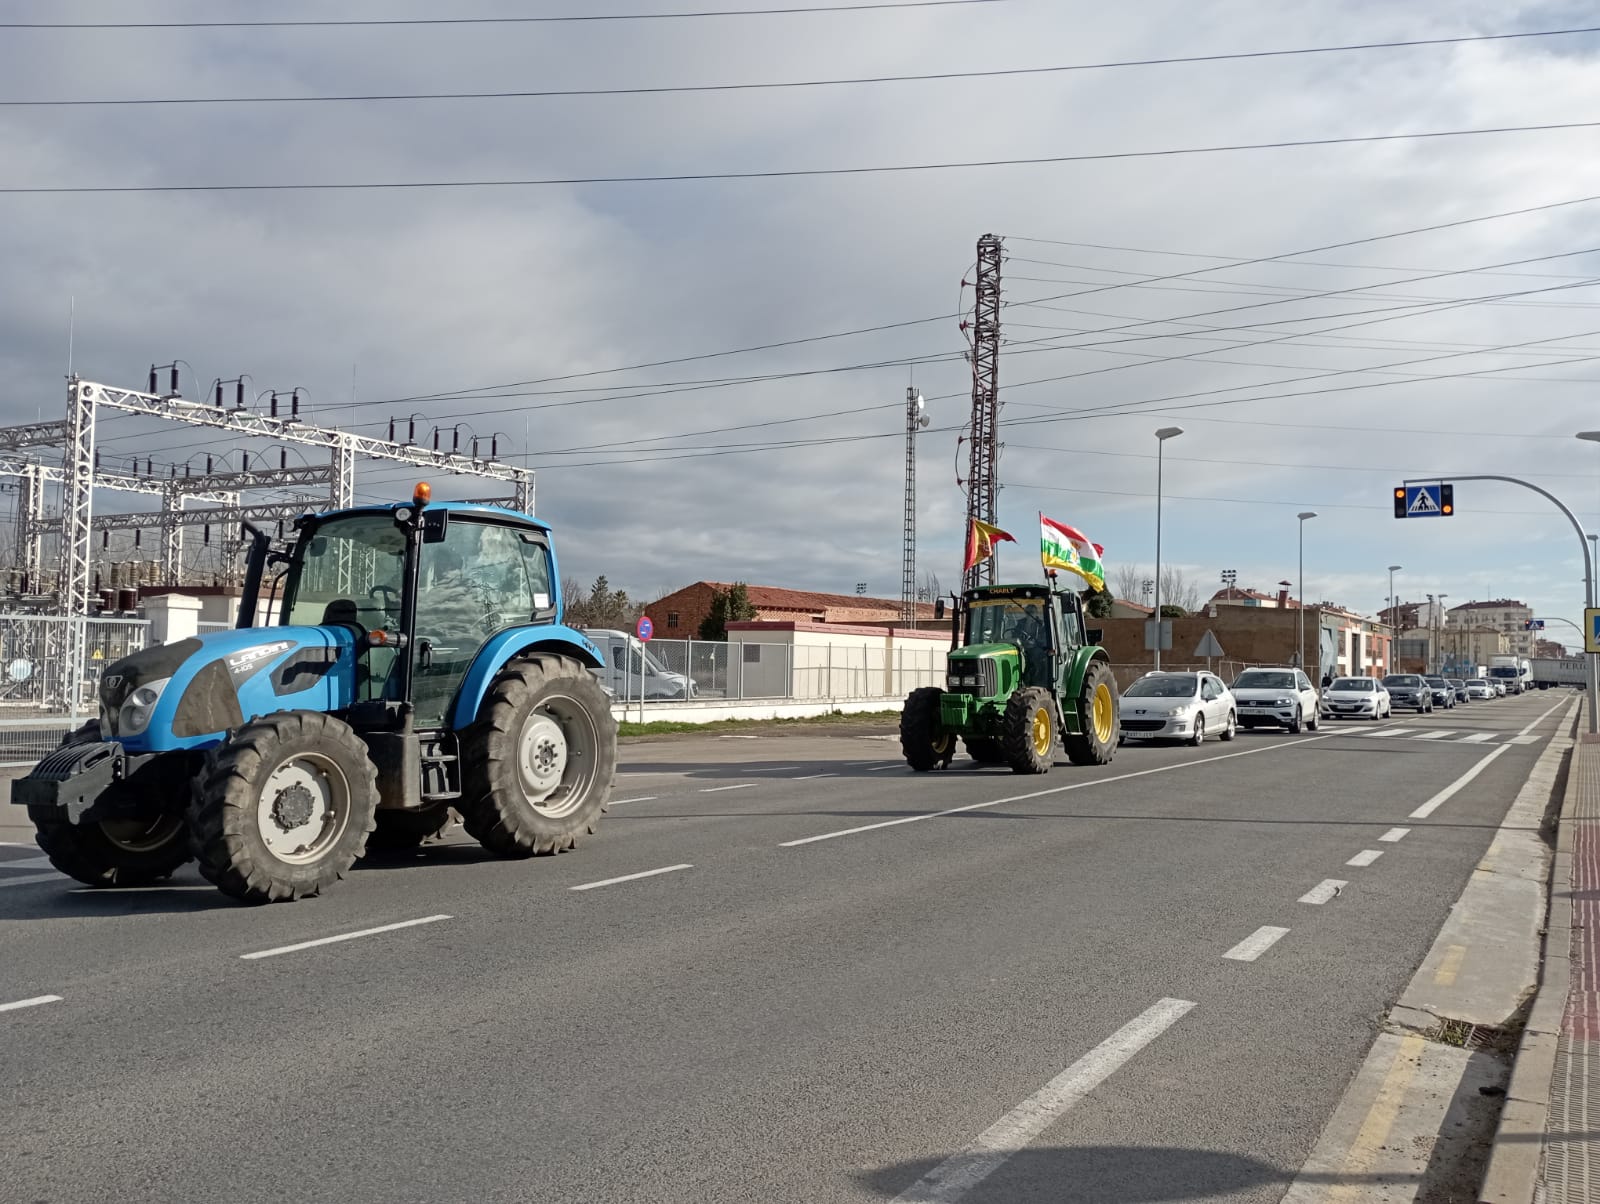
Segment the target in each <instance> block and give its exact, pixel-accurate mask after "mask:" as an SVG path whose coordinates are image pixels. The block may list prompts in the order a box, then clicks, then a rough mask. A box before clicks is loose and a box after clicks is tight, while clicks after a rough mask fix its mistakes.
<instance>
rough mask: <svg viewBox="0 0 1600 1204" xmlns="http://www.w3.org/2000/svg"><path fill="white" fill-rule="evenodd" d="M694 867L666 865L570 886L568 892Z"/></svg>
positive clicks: (652, 876) (632, 880)
mask: <svg viewBox="0 0 1600 1204" xmlns="http://www.w3.org/2000/svg"><path fill="white" fill-rule="evenodd" d="M692 869H694V866H692V865H664V866H662V867H661V868H660V869H656V870H641V871H639V873H637V874H623V875H622V876H621V877H618V878H602V879H600V881H598V882H585V883H583V884H582V885H581V886H569V887H567V889H568V890H595V889H596V888H598V887H602V886H615V885H616V884H617V883H619V882H637V881H638V880H639V879H640V878H654V877H655V876H656V875H657V874H670V873H672V872H674V871H675V870H692Z"/></svg>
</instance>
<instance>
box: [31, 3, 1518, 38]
mask: <svg viewBox="0 0 1600 1204" xmlns="http://www.w3.org/2000/svg"><path fill="white" fill-rule="evenodd" d="M1005 2H1006V0H892V2H890V0H880V2H878V3H867V4H810V5H805V6H803V7H800V6H796V7H791V8H716V9H698V10H691V11H687V12H672V13H574V14H567V15H561V16H546V17H373V18H365V19H357V18H350V19H344V20H340V19H330V20H307V21H295V20H280V21H7V22H4V23H0V29H327V28H359V27H363V26H396V25H567V24H578V23H581V22H601V21H681V20H691V19H698V18H705V17H789V16H799V15H803V14H811V13H864V12H882V11H887V10H892V9H904V8H958V7H962V6H965V5H972V4H1003V3H1005ZM1504 36H1506V37H1512V36H1515V35H1511V34H1507V35H1504Z"/></svg>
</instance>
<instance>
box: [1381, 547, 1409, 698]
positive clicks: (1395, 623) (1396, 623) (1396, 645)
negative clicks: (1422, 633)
mask: <svg viewBox="0 0 1600 1204" xmlns="http://www.w3.org/2000/svg"><path fill="white" fill-rule="evenodd" d="M1404 567H1405V566H1404V565H1402V564H1391V565H1390V566H1389V656H1388V661H1387V664H1386V666H1385V668H1387V670H1388V671H1389V672H1390V673H1398V672H1399V671H1400V670H1399V669H1397V668H1396V667H1395V663H1396V662H1397V661H1398V660H1399V659H1400V601H1399V599H1397V598H1396V597H1395V596H1394V575H1395V574H1396V573H1398V572H1399V571H1400V570H1401V569H1403V568H1404Z"/></svg>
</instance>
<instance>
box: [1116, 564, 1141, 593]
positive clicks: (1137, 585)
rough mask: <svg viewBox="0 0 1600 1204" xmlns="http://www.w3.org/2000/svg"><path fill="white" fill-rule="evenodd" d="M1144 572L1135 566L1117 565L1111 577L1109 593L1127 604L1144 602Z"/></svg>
mask: <svg viewBox="0 0 1600 1204" xmlns="http://www.w3.org/2000/svg"><path fill="white" fill-rule="evenodd" d="M1146 580H1148V578H1147V577H1146V576H1145V571H1144V570H1143V569H1141V568H1140V567H1139V566H1138V565H1136V564H1119V565H1117V571H1116V572H1115V573H1113V574H1112V576H1111V592H1112V593H1113V594H1115V595H1116V596H1117V597H1119V598H1123V599H1125V600H1127V601H1129V602H1141V603H1142V602H1143V601H1144V583H1145V581H1146Z"/></svg>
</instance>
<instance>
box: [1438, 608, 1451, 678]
mask: <svg viewBox="0 0 1600 1204" xmlns="http://www.w3.org/2000/svg"><path fill="white" fill-rule="evenodd" d="M1449 596H1450V595H1449V594H1440V595H1439V663H1438V664H1437V665H1436V666H1435V667H1434V672H1436V673H1440V674H1442V673H1443V672H1444V629H1445V628H1446V627H1448V626H1449V625H1450V616H1449V615H1447V614H1446V613H1445V609H1444V600H1445V599H1446V598H1448V597H1449Z"/></svg>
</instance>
